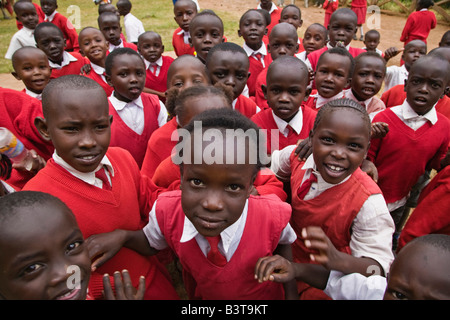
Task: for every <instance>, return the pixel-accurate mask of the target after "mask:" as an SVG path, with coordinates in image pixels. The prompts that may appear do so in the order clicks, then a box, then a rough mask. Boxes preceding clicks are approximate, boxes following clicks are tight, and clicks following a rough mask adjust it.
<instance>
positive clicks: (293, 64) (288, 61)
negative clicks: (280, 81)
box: [266, 55, 309, 85]
mask: <svg viewBox="0 0 450 320" xmlns="http://www.w3.org/2000/svg"><path fill="white" fill-rule="evenodd" d="M280 66H281V67H285V66H286V67H289V68H292V69H296V70H298V72H297V73H298V74H300V73H301V72H303V76H304V81H305V85H307V84H308V83H309V72H308V67H307V66H306V64H305V63H304V62H303V61H302V60H300V59H298V58H297V57H293V56H286V55H283V56H280V57H278V58H277V59H275V60H273V61H272V63H270V65H269V67H268V68H267V75H266V79H268V78H269V75H270V74H271V73H272V72H273V70H274V69H275V68H277V67H278V68H279V67H280ZM266 82H267V81H266ZM267 84H269V83H267Z"/></svg>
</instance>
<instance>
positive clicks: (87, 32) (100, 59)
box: [78, 27, 114, 97]
mask: <svg viewBox="0 0 450 320" xmlns="http://www.w3.org/2000/svg"><path fill="white" fill-rule="evenodd" d="M78 40H79V42H80V53H81V54H82V55H83V56H84V57H86V58H88V59H89V62H90V63H89V65H90V67H91V68H90V72H89V73H87V74H86V73H84V74H83V75H84V76H86V77H88V78H91V79H92V80H94V81H95V82H97V83H98V84H99V85H100V86H101V87H102V88H103V90H104V91H105V93H106V96H107V97H109V96H110V95H111V93H112V92H113V90H114V88H113V87H111V86H110V85H109V84H108V82H107V81H106V72H105V61H106V54H107V51H108V42H107V41H106V39H105V36H104V35H103V33H102V32H101V31H100V30H99V29H97V28H94V27H86V28H84V29H82V30H81V31H80V33H79V34H78Z"/></svg>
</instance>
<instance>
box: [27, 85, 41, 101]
mask: <svg viewBox="0 0 450 320" xmlns="http://www.w3.org/2000/svg"><path fill="white" fill-rule="evenodd" d="M25 93H26V94H27V95H29V96H31V97H33V98H36V99H38V100H42V93H36V92H33V91H31V90H28V88H25Z"/></svg>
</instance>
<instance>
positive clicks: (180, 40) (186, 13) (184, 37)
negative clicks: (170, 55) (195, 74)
mask: <svg viewBox="0 0 450 320" xmlns="http://www.w3.org/2000/svg"><path fill="white" fill-rule="evenodd" d="M173 14H174V20H175V21H176V23H177V24H178V28H176V29H175V31H174V32H173V35H172V45H173V50H174V51H175V54H176V55H177V57H179V56H182V55H183V54H191V55H194V52H195V49H194V47H193V46H192V45H191V43H190V41H189V39H190V37H191V36H190V33H189V24H190V22H191V20H192V18H193V17H195V15H196V14H197V5H196V4H195V2H194V1H192V0H177V1H176V2H175V3H174V5H173Z"/></svg>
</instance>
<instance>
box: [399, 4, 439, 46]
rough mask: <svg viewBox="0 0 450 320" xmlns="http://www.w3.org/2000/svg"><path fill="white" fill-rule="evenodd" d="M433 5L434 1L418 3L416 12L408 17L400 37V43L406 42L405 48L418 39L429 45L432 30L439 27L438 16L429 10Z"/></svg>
mask: <svg viewBox="0 0 450 320" xmlns="http://www.w3.org/2000/svg"><path fill="white" fill-rule="evenodd" d="M433 5H434V1H433V0H418V1H417V3H416V11H415V12H412V13H411V14H410V15H408V18H407V19H406V23H405V26H404V27H403V30H402V34H401V36H400V41H401V42H404V43H405V46H406V45H407V44H408V42H411V41H413V40H416V39H418V40H422V41H423V42H425V43H427V38H428V35H429V34H430V31H431V29H434V28H436V25H437V20H436V15H435V14H434V12H433V11H430V10H429V9H430V7H432V6H433Z"/></svg>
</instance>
